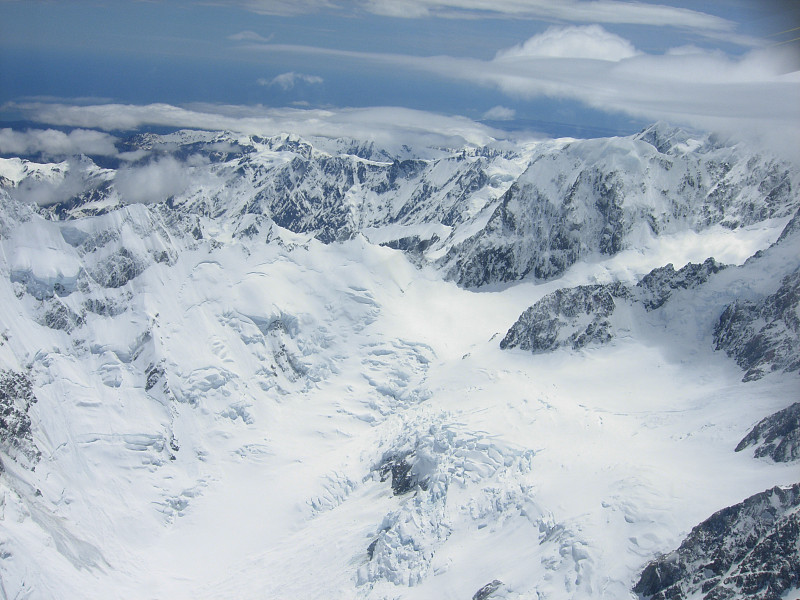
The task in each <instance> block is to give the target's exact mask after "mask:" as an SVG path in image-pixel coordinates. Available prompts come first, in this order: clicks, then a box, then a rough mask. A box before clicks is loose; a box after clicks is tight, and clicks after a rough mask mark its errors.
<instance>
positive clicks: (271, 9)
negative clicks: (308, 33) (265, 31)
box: [233, 0, 336, 17]
mask: <svg viewBox="0 0 800 600" xmlns="http://www.w3.org/2000/svg"><path fill="white" fill-rule="evenodd" d="M233 3H234V4H238V5H239V6H241V7H242V8H244V9H246V10H249V11H252V12H254V13H258V14H260V15H273V16H278V17H292V16H296V15H303V14H308V13H312V12H316V11H318V10H320V9H323V8H335V7H336V5H335V4H333V3H331V2H328V1H327V0H233Z"/></svg>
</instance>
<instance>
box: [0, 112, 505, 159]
mask: <svg viewBox="0 0 800 600" xmlns="http://www.w3.org/2000/svg"><path fill="white" fill-rule="evenodd" d="M11 106H12V108H13V109H14V110H15V111H18V112H20V113H21V114H23V115H24V116H25V118H27V119H30V120H33V121H37V122H41V123H49V124H53V125H70V126H80V127H96V128H99V129H105V130H108V131H117V130H132V129H137V128H140V127H142V126H145V125H148V126H163V127H175V128H192V129H206V130H212V131H217V130H228V131H233V132H237V133H244V134H252V135H280V134H288V133H291V134H296V135H299V136H303V137H322V138H331V139H335V138H351V139H356V140H363V141H372V142H375V143H376V144H377V145H379V146H380V147H382V148H385V149H387V150H393V149H400V148H402V145H403V144H408V145H410V146H414V147H418V148H427V147H442V146H447V147H461V146H464V145H470V144H471V145H476V146H480V145H484V144H487V143H489V142H490V141H491V140H492V139H495V138H497V137H502V135H503V134H502V133H501V132H499V131H496V130H494V129H492V128H490V127H487V126H485V125H482V124H479V123H475V122H474V121H471V120H470V119H467V118H465V117H458V116H447V115H442V114H435V113H430V112H425V111H420V110H413V109H408V108H399V107H373V108H341V109H328V110H323V109H300V108H268V107H264V106H236V105H206V104H196V105H191V106H189V107H177V106H171V105H169V104H148V105H126V104H103V105H97V106H71V105H66V104H43V103H29V104H14V105H11ZM398 151H399V150H398Z"/></svg>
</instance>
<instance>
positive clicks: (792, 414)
mask: <svg viewBox="0 0 800 600" xmlns="http://www.w3.org/2000/svg"><path fill="white" fill-rule="evenodd" d="M751 446H754V447H755V452H754V453H753V454H754V456H756V458H761V457H764V456H766V457H769V458H771V459H772V460H774V461H775V462H790V461H793V460H798V459H800V402H795V403H794V404H792V405H791V406H789V407H788V408H784V409H783V410H779V411H778V412H776V413H775V414H772V415H770V416H769V417H767V418H765V419H763V420H761V421H760V422H759V423H758V424H757V425H756V426H755V427H753V429H752V430H751V431H750V433H748V434H747V435H746V436H745V437H744V439H742V441H741V442H739V445H738V446H736V452H741V451H742V450H744V449H745V448H750V447H751Z"/></svg>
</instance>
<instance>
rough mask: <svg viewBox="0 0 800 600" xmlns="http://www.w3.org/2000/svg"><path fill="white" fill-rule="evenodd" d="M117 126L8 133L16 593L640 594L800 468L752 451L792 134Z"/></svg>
mask: <svg viewBox="0 0 800 600" xmlns="http://www.w3.org/2000/svg"><path fill="white" fill-rule="evenodd" d="M120 149H121V150H125V151H127V152H128V153H129V154H132V155H136V156H141V157H142V158H140V159H139V161H140V162H138V163H133V164H111V163H106V164H103V165H101V166H98V165H97V164H95V162H93V161H92V160H90V159H87V158H82V159H75V160H70V161H65V162H63V163H58V164H55V163H54V164H50V165H47V164H38V163H34V162H31V161H30V160H29V159H25V158H11V159H0V175H2V176H3V178H4V179H3V180H2V181H3V185H4V190H2V191H0V195H2V204H1V205H0V253H1V254H0V258H1V259H2V260H1V261H0V307H2V310H0V336H1V337H0V428H2V431H0V433H1V434H2V435H0V460H2V465H3V472H2V474H0V554H2V557H3V560H2V561H0V581H1V582H2V587H0V591H1V592H2V594H3V595H4V596H5V597H8V598H22V597H46V598H77V597H81V598H106V597H119V598H163V597H173V598H183V597H211V598H230V597H242V598H325V599H330V598H371V599H378V598H409V599H410V598H432V597H436V598H454V599H455V598H481V599H482V600H485V599H487V598H520V599H522V598H524V599H533V598H537V599H540V598H553V599H558V598H599V597H608V598H635V597H636V593H646V594H655V593H658V591H657V590H656V588H655V587H652V586H651V587H652V589H651V588H650V587H649V588H647V590H645V589H644V588H640V587H639V588H637V591H636V592H634V591H633V588H634V586H635V585H636V584H637V582H638V581H639V579H640V577H641V576H642V572H643V570H645V567H646V565H648V563H649V562H650V561H651V560H653V559H656V558H657V557H658V556H659V555H661V554H662V553H669V552H671V551H673V550H674V549H675V548H678V547H679V545H680V544H681V540H682V539H683V538H684V537H685V536H686V535H687V534H689V532H690V531H691V530H692V528H693V527H694V526H695V525H697V524H698V523H700V522H701V521H704V520H705V519H707V518H708V517H709V515H711V514H714V513H715V512H716V511H719V510H720V509H723V508H724V507H727V506H731V505H737V503H740V502H741V501H742V500H743V499H745V498H749V497H751V496H753V495H754V494H760V493H762V492H764V490H768V489H772V488H773V487H774V486H776V485H779V486H785V485H791V484H794V483H796V482H797V472H796V462H795V463H793V462H791V460H792V459H791V456H790V462H776V461H769V460H765V459H763V458H758V457H754V456H753V453H752V452H738V453H737V452H734V449H735V448H736V447H737V444H739V442H740V441H742V440H743V439H750V438H752V439H753V440H754V441H753V443H758V444H761V443H771V442H774V441H775V439H776V438H775V436H772V433H770V432H771V431H772V428H771V426H766V425H765V426H763V427H762V426H761V425H759V427H757V428H756V430H757V431H758V433H752V434H750V435H749V436H748V432H750V430H751V429H752V428H753V426H754V425H756V424H757V423H759V422H760V421H761V420H762V419H764V418H765V417H767V416H769V415H771V414H773V413H776V411H781V410H783V409H785V408H786V407H788V406H789V405H790V404H792V402H794V401H796V398H797V396H798V391H800V378H799V377H798V373H797V368H795V367H794V366H793V365H792V364H791V361H789V362H787V361H786V360H784V358H785V357H786V356H792V354H791V352H792V350H793V349H794V356H796V355H797V348H796V343H797V336H796V328H795V329H793V327H794V324H796V320H794V321H793V320H792V318H793V317H792V315H793V314H795V315H796V312H797V307H796V300H794V301H791V302H790V301H789V300H791V298H795V299H796V293H795V295H794V296H792V294H791V293H789V294H787V293H784V292H782V291H781V290H783V289H784V288H785V287H786V286H787V285H789V284H787V283H786V282H787V281H788V282H789V283H791V281H793V280H792V279H791V277H790V276H791V274H792V273H795V272H796V270H797V268H798V266H799V265H800V259H798V255H799V254H800V253H798V247H800V244H799V243H798V239H797V236H796V235H795V234H794V233H793V232H794V231H795V229H796V227H794V226H793V225H792V223H794V221H792V223H790V224H789V225H788V226H787V223H788V222H789V219H790V218H791V216H792V215H793V214H795V213H796V212H797V210H798V207H800V200H798V198H797V195H796V190H797V189H798V171H797V170H796V169H794V168H793V167H791V166H790V165H786V164H783V163H780V162H779V161H777V160H775V159H773V158H769V157H765V156H761V155H754V154H752V153H748V152H747V150H746V149H744V148H741V147H726V146H725V145H724V144H721V143H720V142H719V141H716V140H714V138H713V137H708V136H705V137H692V136H690V135H688V134H686V133H684V132H681V131H677V130H672V129H669V128H667V127H665V126H663V125H662V126H656V127H654V128H652V129H650V130H647V131H645V132H643V133H642V134H640V135H638V136H634V137H632V138H622V139H612V140H591V141H584V142H581V141H569V142H565V141H556V142H542V143H537V144H529V145H526V146H519V147H512V146H511V145H509V144H505V143H504V144H494V145H490V146H487V147H483V148H464V149H441V148H440V149H424V151H419V152H416V153H412V152H410V151H409V152H408V153H407V154H405V155H403V156H398V155H393V154H392V153H389V152H387V151H384V150H381V149H379V148H375V147H374V146H371V145H369V144H362V143H356V142H353V141H349V140H300V139H297V138H295V137H291V136H289V137H287V136H283V137H278V138H254V137H243V136H233V135H231V134H226V133H207V132H177V133H174V134H170V135H168V136H156V135H152V134H147V135H138V136H134V137H132V138H130V139H129V140H127V141H126V142H125V146H124V147H121V148H120ZM689 180H691V181H693V182H694V183H692V184H691V185H690V183H689ZM134 184H136V185H134ZM145 184H146V185H145ZM148 194H149V195H148ZM12 196H13V198H12ZM31 200H38V201H39V202H41V203H43V204H44V206H43V207H37V206H36V205H34V204H31V203H30V201H31ZM145 201H148V202H147V203H145ZM512 217H513V218H512ZM782 231H784V233H783V235H781V232H782ZM545 234H546V235H545ZM779 237H780V239H778V238H779ZM757 251H760V252H758V253H757V254H756V252H757ZM754 254H755V256H753V258H751V259H750V260H746V259H748V257H750V256H751V255H754ZM709 256H713V257H715V258H716V262H715V261H706V259H707V258H708V257H709ZM498 257H502V260H500V259H499V258H498ZM689 262H691V263H693V264H690V265H688V266H685V267H684V265H687V263H689ZM668 263H672V265H674V267H672V266H665V265H668ZM721 263H725V264H727V265H729V266H728V267H727V268H724V269H722V268H721ZM540 267H541V268H540ZM654 269H655V270H654ZM648 274H649V275H648ZM787 276H789V279H787ZM537 278H539V279H537ZM509 282H515V283H514V284H513V285H511V284H510V283H509ZM501 283H503V285H499V284H501ZM457 284H460V285H457ZM482 284H489V285H485V286H484V287H479V288H478V289H472V288H473V287H474V286H480V285H482ZM792 289H793V288H792ZM559 290H560V291H559ZM575 290H578V291H579V292H575ZM604 294H605V295H604ZM554 297H558V298H559V300H558V302H555V301H554V300H553V298H554ZM567 300H569V301H567ZM609 301H610V303H609ZM531 305H533V306H534V308H536V307H539V308H538V309H537V310H535V311H533V312H534V313H535V315H534V316H535V317H536V318H529V319H527V320H526V321H525V323H524V327H523V325H519V326H517V325H514V322H515V320H516V319H517V318H518V317H519V315H520V314H521V313H523V311H525V309H526V308H527V307H529V306H531ZM731 306H735V307H736V308H735V309H730V310H731V311H738V312H735V314H736V315H738V316H737V318H735V319H729V320H727V321H726V320H724V319H722V320H721V317H722V316H723V315H724V314H727V313H728V312H730V311H729V310H728V307H731ZM545 309H546V310H545ZM556 309H557V310H556ZM526 314H527V313H526ZM543 319H544V321H543ZM542 322H547V323H548V325H547V327H544V328H542V326H541V323H542ZM728 322H730V323H733V324H735V325H736V327H732V326H727V325H725V323H728ZM512 326H513V327H512ZM531 327H533V329H531ZM509 328H512V331H514V330H515V328H516V329H517V330H519V331H518V333H519V335H517V338H518V339H523V338H524V336H523V333H525V335H528V338H526V339H538V338H537V336H539V337H544V338H547V339H546V341H547V343H546V344H540V346H539V347H538V348H537V352H538V353H537V354H531V353H530V352H529V351H521V350H519V349H516V350H515V349H513V348H512V347H513V346H514V345H515V344H511V343H506V342H504V343H503V346H504V347H506V348H507V349H505V350H504V349H501V347H500V345H501V344H500V342H501V340H503V337H504V336H506V339H509V337H508V335H511V334H510V333H509V334H508V335H507V332H509ZM526 328H527V329H526ZM590 329H591V331H589V330H590ZM576 332H577V333H576ZM598 332H599V333H598ZM719 332H723V333H724V335H723V333H719ZM574 333H576V335H573V334H574ZM551 334H552V335H551ZM582 334H584V335H583V337H581V335H582ZM589 334H590V335H589ZM551 338H552V339H551ZM573 338H574V339H573ZM578 339H580V340H581V341H580V343H577V340H578ZM752 339H758V340H765V339H767V340H771V342H770V343H771V344H772V345H769V344H767V345H766V346H765V345H764V344H762V343H761V341H759V342H758V343H759V344H761V345H760V346H759V348H762V347H765V348H767V350H766V351H765V352H761V353H760V354H758V357H759V358H758V360H757V361H756V362H754V363H753V365H755V366H756V367H757V368H758V373H759V375H760V376H761V377H760V378H756V377H745V379H748V381H742V377H743V376H745V375H746V373H749V372H750V371H742V370H741V368H740V366H739V365H737V361H739V362H740V364H741V361H740V360H739V356H740V353H739V351H738V350H737V349H738V348H742V347H747V348H750V347H752V346H753V342H752V341H751V340H752ZM727 340H730V341H731V343H728V342H727ZM598 342H604V343H602V344H600V343H598ZM773 342H774V343H773ZM725 344H727V345H725ZM748 344H749V345H748ZM715 346H718V347H719V351H717V350H715ZM773 348H777V349H778V350H780V351H777V350H776V351H774V352H773V351H771V349H773ZM722 350H724V351H722ZM728 351H730V352H731V355H732V356H733V358H731V357H729V356H728ZM747 356H755V354H754V353H753V352H749V353H748V354H747ZM753 365H749V363H748V364H742V365H741V366H742V367H744V368H745V369H750V368H751V367H752V366H753ZM773 367H775V368H774V369H773ZM779 414H782V413H779ZM756 430H753V431H754V432H756ZM776 435H777V434H776ZM784 435H785V434H784ZM770 436H772V437H770ZM762 438H763V442H762V441H761V440H762ZM791 439H792V438H790V441H791ZM742 443H744V442H742ZM759 456H761V455H760V454H759ZM783 493H784V492H774V494H779V495H780V494H783ZM748 502H749V501H748ZM787 510H788V509H787ZM781 514H783V513H781ZM787 514H788V513H787ZM781 518H782V517H781ZM690 538H691V536H690ZM683 547H684V546H681V548H683ZM679 552H680V551H679ZM698 552H699V550H698ZM703 552H705V550H703ZM681 556H683V555H681ZM778 558H780V557H778ZM786 558H787V560H789V559H791V557H790V556H788V555H787V556H786ZM701 562H702V561H699V559H698V560H692V561H688V562H686V565H685V566H686V568H685V572H686V577H687V578H688V579H687V580H686V581H687V583H685V584H684V583H680V584H678V583H676V582H670V583H669V585H673V584H674V585H679V587H680V586H682V587H680V589H681V590H683V591H685V593H686V594H688V593H690V592H691V591H692V590H693V589H694V588H692V587H691V586H692V585H694V584H693V583H691V582H693V581H698V580H697V576H696V573H694V572H692V571H691V568H690V567H692V565H695V564H700V563H701ZM682 564H683V563H682ZM737 564H740V563H737ZM741 564H743V563H741ZM776 564H777V563H776ZM647 569H650V570H652V568H651V567H647ZM647 572H649V571H645V573H647ZM651 579H652V578H651ZM648 581H650V580H648ZM682 581H683V580H682ZM642 585H643V584H642ZM725 585H728V584H727V583H726V584H725ZM737 585H738V584H737ZM792 585H794V584H792ZM683 591H682V592H681V593H684V592H683Z"/></svg>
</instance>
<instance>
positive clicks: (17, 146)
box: [0, 128, 117, 157]
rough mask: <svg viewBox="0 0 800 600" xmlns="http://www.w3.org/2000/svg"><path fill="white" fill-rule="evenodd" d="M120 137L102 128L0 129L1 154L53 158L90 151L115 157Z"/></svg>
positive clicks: (91, 153)
mask: <svg viewBox="0 0 800 600" xmlns="http://www.w3.org/2000/svg"><path fill="white" fill-rule="evenodd" d="M116 141H117V140H116V138H115V137H113V136H111V135H109V134H107V133H104V132H102V131H92V130H87V129H75V130H73V131H70V132H69V133H64V132H63V131H58V130H56V129H28V130H26V131H17V130H14V129H8V128H5V129H0V154H15V155H19V156H30V155H35V154H44V155H46V156H50V157H54V156H55V157H61V156H73V155H75V154H88V155H93V156H115V155H116V154H117V148H116V146H115V145H114V143H115V142H116Z"/></svg>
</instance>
